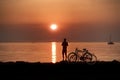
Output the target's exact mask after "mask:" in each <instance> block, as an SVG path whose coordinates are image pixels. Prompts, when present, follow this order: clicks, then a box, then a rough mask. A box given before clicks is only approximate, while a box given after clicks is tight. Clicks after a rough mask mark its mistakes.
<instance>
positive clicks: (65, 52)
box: [62, 38, 68, 61]
mask: <svg viewBox="0 0 120 80" xmlns="http://www.w3.org/2000/svg"><path fill="white" fill-rule="evenodd" d="M67 46H68V42H67V41H66V38H64V41H63V42H62V57H63V61H64V56H65V60H67Z"/></svg>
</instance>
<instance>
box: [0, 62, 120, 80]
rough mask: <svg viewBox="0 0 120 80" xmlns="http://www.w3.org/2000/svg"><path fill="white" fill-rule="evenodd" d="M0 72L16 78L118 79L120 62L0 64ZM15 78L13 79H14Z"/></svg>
mask: <svg viewBox="0 0 120 80" xmlns="http://www.w3.org/2000/svg"><path fill="white" fill-rule="evenodd" d="M0 72H1V73H2V75H6V76H8V75H12V76H13V75H14V76H16V78H17V77H19V78H20V77H21V78H23V77H25V78H30V79H31V78H39V79H41V78H45V79H49V78H50V79H51V78H52V79H53V78H54V77H56V79H57V78H58V79H59V78H60V79H61V78H79V77H81V78H83V77H85V78H87V77H91V78H93V79H94V78H95V79H96V78H97V79H98V78H102V79H104V78H106V79H108V78H110V79H111V78H113V79H116V78H117V79H118V78H120V77H119V76H120V62H118V61H115V60H114V61H110V62H104V61H100V62H97V63H96V64H94V65H89V64H86V63H82V62H79V63H69V62H66V61H61V62H57V63H40V62H34V63H30V62H23V61H17V62H0ZM14 78H15V77H14Z"/></svg>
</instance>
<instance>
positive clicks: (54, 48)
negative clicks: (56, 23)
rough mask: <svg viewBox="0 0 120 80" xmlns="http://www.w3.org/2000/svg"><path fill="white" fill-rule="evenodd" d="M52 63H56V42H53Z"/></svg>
mask: <svg viewBox="0 0 120 80" xmlns="http://www.w3.org/2000/svg"><path fill="white" fill-rule="evenodd" d="M52 63H56V42H52Z"/></svg>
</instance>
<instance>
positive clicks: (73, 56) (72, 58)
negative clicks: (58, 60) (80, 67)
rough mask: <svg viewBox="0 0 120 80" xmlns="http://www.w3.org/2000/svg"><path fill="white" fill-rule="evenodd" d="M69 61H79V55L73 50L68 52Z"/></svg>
mask: <svg viewBox="0 0 120 80" xmlns="http://www.w3.org/2000/svg"><path fill="white" fill-rule="evenodd" d="M68 61H69V62H76V61H77V55H76V54H75V53H74V52H71V53H69V54H68Z"/></svg>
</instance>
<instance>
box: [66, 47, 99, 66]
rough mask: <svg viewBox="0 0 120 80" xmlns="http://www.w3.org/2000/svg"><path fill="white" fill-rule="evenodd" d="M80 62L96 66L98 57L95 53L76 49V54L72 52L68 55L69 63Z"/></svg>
mask: <svg viewBox="0 0 120 80" xmlns="http://www.w3.org/2000/svg"><path fill="white" fill-rule="evenodd" d="M79 53H80V54H79ZM79 61H81V62H86V63H87V64H95V63H96V61H97V57H96V56H95V55H94V54H93V53H90V52H89V51H88V50H87V49H83V50H79V49H77V48H76V49H75V51H74V52H70V53H69V54H68V62H79Z"/></svg>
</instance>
